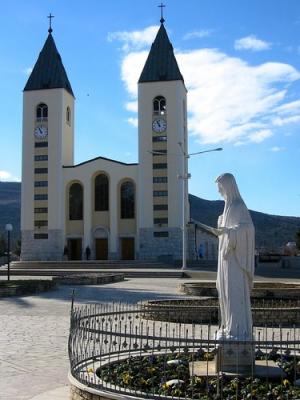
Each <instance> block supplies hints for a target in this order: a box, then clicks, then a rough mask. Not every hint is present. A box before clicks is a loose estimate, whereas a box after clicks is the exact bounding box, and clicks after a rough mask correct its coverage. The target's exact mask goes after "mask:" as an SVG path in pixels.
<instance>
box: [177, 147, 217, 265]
mask: <svg viewBox="0 0 300 400" xmlns="http://www.w3.org/2000/svg"><path fill="white" fill-rule="evenodd" d="M178 145H179V147H180V150H181V153H182V155H183V161H184V162H183V175H178V176H177V177H178V179H182V267H181V269H186V197H187V195H186V190H187V180H188V179H190V178H191V174H189V173H188V159H189V158H190V157H191V156H196V155H198V154H203V153H210V152H212V151H222V150H223V148H222V147H218V148H216V149H211V150H202V151H197V152H196V153H190V154H188V153H186V151H185V150H184V148H183V145H182V143H181V142H178Z"/></svg>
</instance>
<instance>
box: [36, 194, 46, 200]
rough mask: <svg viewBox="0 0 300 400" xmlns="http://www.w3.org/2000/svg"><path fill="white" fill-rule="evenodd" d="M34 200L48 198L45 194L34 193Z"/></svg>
mask: <svg viewBox="0 0 300 400" xmlns="http://www.w3.org/2000/svg"><path fill="white" fill-rule="evenodd" d="M34 200H48V195H47V194H35V195H34Z"/></svg>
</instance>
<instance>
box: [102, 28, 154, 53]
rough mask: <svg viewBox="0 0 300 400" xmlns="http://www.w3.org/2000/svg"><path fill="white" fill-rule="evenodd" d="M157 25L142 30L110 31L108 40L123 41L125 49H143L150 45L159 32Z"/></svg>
mask: <svg viewBox="0 0 300 400" xmlns="http://www.w3.org/2000/svg"><path fill="white" fill-rule="evenodd" d="M158 28H159V27H158V26H157V25H152V26H148V27H147V28H145V29H143V30H142V31H133V32H128V31H119V32H110V33H109V34H108V36H107V40H108V41H109V42H112V41H113V40H118V41H120V42H123V43H124V45H123V47H122V48H123V50H125V51H128V50H129V49H132V48H135V49H141V48H143V47H144V46H145V45H150V44H151V43H152V42H153V41H154V38H155V36H156V34H157V30H158Z"/></svg>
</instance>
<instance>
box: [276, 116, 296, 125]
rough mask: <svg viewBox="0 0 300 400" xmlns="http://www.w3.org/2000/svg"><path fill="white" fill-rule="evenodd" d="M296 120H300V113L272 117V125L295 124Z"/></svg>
mask: <svg viewBox="0 0 300 400" xmlns="http://www.w3.org/2000/svg"><path fill="white" fill-rule="evenodd" d="M296 122H300V115H293V116H291V117H286V118H282V117H277V118H274V119H273V125H274V126H283V125H289V124H295V123H296Z"/></svg>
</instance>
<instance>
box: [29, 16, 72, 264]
mask: <svg viewBox="0 0 300 400" xmlns="http://www.w3.org/2000/svg"><path fill="white" fill-rule="evenodd" d="M50 17H51V18H53V17H52V16H51V14H50ZM51 18H50V27H49V30H48V37H47V39H46V42H45V44H44V46H43V48H42V51H41V52H40V54H39V57H38V60H37V62H36V64H35V66H34V68H33V70H32V73H31V75H30V77H29V79H28V81H27V83H26V85H25V88H24V94H23V150H22V153H23V154H22V157H23V161H22V202H21V234H22V249H21V259H22V260H61V259H62V254H63V245H64V242H63V238H64V212H65V211H64V209H65V208H64V189H63V169H62V166H63V165H73V158H74V157H73V154H74V150H73V147H74V143H73V142H74V94H73V91H72V88H71V85H70V82H69V79H68V77H67V74H66V71H65V68H64V66H63V63H62V60H61V57H60V54H59V53H58V51H57V48H56V45H55V42H54V39H53V36H52V28H51Z"/></svg>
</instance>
